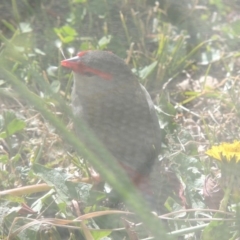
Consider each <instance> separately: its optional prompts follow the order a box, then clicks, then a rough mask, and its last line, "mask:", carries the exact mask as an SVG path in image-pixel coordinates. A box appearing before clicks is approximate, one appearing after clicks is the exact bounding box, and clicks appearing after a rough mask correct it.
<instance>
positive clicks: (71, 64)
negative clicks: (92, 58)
mask: <svg viewBox="0 0 240 240" xmlns="http://www.w3.org/2000/svg"><path fill="white" fill-rule="evenodd" d="M79 59H80V57H78V56H76V57H73V58H69V59H65V60H63V61H61V66H63V67H66V68H70V69H72V70H73V71H74V72H78V69H79Z"/></svg>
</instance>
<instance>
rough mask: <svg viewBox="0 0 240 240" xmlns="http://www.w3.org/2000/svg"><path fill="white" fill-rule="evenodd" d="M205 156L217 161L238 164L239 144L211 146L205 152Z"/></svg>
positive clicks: (239, 157)
mask: <svg viewBox="0 0 240 240" xmlns="http://www.w3.org/2000/svg"><path fill="white" fill-rule="evenodd" d="M206 154H207V155H208V156H210V157H213V158H215V159H217V160H220V161H223V160H226V161H228V162H233V161H234V162H240V142H239V141H234V142H233V143H222V144H220V145H219V146H213V147H212V148H210V149H208V150H207V151H206Z"/></svg>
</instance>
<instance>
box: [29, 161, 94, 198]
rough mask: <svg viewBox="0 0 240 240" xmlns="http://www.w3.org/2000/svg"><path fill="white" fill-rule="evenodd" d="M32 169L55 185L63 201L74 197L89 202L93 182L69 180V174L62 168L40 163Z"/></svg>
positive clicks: (51, 184) (47, 181)
mask: <svg viewBox="0 0 240 240" xmlns="http://www.w3.org/2000/svg"><path fill="white" fill-rule="evenodd" d="M32 169H33V171H34V172H35V173H36V174H37V175H38V176H39V177H41V179H43V180H44V181H45V182H46V183H47V184H48V185H50V186H54V187H55V189H56V192H57V194H58V195H59V197H60V198H61V199H62V201H63V202H68V201H69V200H71V199H73V198H74V199H80V200H81V201H82V202H84V203H87V200H88V197H89V192H90V189H91V187H92V185H91V184H87V183H73V182H70V181H67V179H68V178H69V175H68V174H67V173H66V172H64V170H61V169H51V168H47V167H45V166H42V165H40V164H34V165H33V167H32Z"/></svg>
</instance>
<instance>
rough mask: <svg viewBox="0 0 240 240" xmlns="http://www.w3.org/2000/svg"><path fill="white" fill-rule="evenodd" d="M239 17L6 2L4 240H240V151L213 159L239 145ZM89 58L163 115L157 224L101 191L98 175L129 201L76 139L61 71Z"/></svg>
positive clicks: (185, 7)
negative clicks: (101, 55) (112, 67)
mask: <svg viewBox="0 0 240 240" xmlns="http://www.w3.org/2000/svg"><path fill="white" fill-rule="evenodd" d="M239 13H240V2H239V1H238V0H229V1H226V0H178V1H175V0H159V1H152V0H135V1H133V0H124V1H117V0H50V1H49V0H48V1H47V0H31V1H30V0H12V1H9V0H2V1H1V2H0V20H1V21H0V39H1V42H0V44H1V45H0V56H1V57H0V106H1V108H0V239H94V240H95V239H105V240H107V239H114V240H115V239H117V240H118V239H130V240H137V239H145V240H146V239H153V236H155V239H160V238H161V237H163V236H164V239H172V238H173V239H203V240H205V239H206V240H211V239H223V240H225V239H239V238H240V232H239V231H240V226H239V201H240V192H239V187H240V184H239V182H240V181H239V177H238V175H239V170H240V169H239V163H238V161H239V159H238V158H237V156H238V154H239V151H240V148H239V147H238V145H236V146H237V147H235V148H234V149H233V150H232V149H231V150H229V149H227V150H226V151H233V152H234V154H233V155H232V156H233V157H232V158H231V159H230V160H229V159H224V158H220V161H219V160H214V159H212V158H210V157H209V156H207V154H206V153H205V152H206V150H208V149H209V148H210V147H211V146H213V145H218V144H221V143H222V142H229V143H231V142H233V141H234V140H239V132H240V131H239V114H240V113H239V109H240V107H239V104H240V102H239V65H240V60H239V59H240V58H239V55H240V53H239V41H240V39H239V36H240V14H239ZM87 49H101V50H109V51H112V52H114V53H115V54H117V55H118V56H120V57H122V58H123V59H125V61H126V63H127V64H128V65H129V67H130V68H131V69H132V71H133V72H134V73H135V74H136V75H137V76H139V81H140V82H141V83H142V84H143V85H145V86H146V88H147V89H148V91H149V93H150V94H151V97H152V99H153V100H154V102H155V104H156V109H157V112H158V115H159V122H160V125H161V128H162V130H163V136H164V138H165V140H164V142H163V144H162V145H163V150H162V155H161V157H160V159H159V162H158V163H156V166H155V168H154V171H153V173H152V176H151V177H152V182H153V184H155V185H154V187H155V190H156V192H157V196H156V197H157V198H158V201H159V218H161V219H163V220H161V221H160V220H158V221H157V223H156V222H154V220H153V219H155V218H156V217H153V215H150V214H147V213H146V211H144V206H143V205H142V204H141V201H140V200H139V201H140V203H139V206H138V202H139V201H138V199H137V197H136V196H134V194H132V198H131V199H132V201H131V202H130V209H131V207H132V209H134V212H137V215H136V216H132V215H129V214H126V211H127V209H128V208H126V206H124V205H122V204H121V203H118V202H116V201H115V200H114V197H112V196H111V195H110V194H108V193H106V192H105V191H103V189H92V182H91V174H93V172H91V173H90V171H89V169H90V166H91V165H93V166H94V167H95V168H96V170H97V171H99V172H100V173H101V174H102V175H104V178H105V179H107V180H108V182H109V183H110V184H111V185H112V186H116V189H117V190H118V192H121V191H123V195H124V191H127V190H126V188H125V190H121V187H124V185H123V183H124V176H122V175H121V174H119V175H118V174H117V173H116V170H117V169H114V166H112V164H111V163H110V164H108V159H106V161H105V162H103V166H108V167H102V168H101V167H99V166H98V165H99V164H98V159H94V158H91V157H90V158H89V159H88V157H87V156H88V152H87V151H85V150H84V149H83V148H82V146H81V144H80V143H78V141H76V139H75V138H74V136H73V135H71V134H70V133H69V131H68V130H71V129H72V126H71V125H72V124H71V122H72V119H71V112H69V109H68V107H67V105H66V103H68V102H69V95H70V91H71V83H72V75H71V73H69V71H67V70H64V69H62V68H61V67H59V65H60V64H59V63H60V61H61V60H62V59H64V58H65V57H66V58H68V57H71V56H73V55H75V54H76V53H77V52H78V51H82V50H87ZM62 52H63V53H64V55H63V53H62ZM234 146H235V145H234ZM220 155H221V154H220ZM222 155H223V154H222ZM86 159H87V160H89V162H87V161H86ZM104 164H105V165H104ZM112 171H113V172H114V171H115V172H114V173H115V174H117V175H116V176H117V177H116V178H115V179H112V178H111V172H112ZM51 186H54V188H53V187H51ZM102 187H103V186H102ZM108 188H109V187H107V186H105V190H106V189H108ZM129 188H130V189H131V186H130V187H129ZM135 205H136V206H135ZM114 209H117V210H114ZM135 210H136V211H135ZM76 219H77V221H76ZM141 221H143V222H144V224H142V223H141ZM155 223H156V225H155ZM162 226H164V230H163V229H162ZM166 234H167V235H166Z"/></svg>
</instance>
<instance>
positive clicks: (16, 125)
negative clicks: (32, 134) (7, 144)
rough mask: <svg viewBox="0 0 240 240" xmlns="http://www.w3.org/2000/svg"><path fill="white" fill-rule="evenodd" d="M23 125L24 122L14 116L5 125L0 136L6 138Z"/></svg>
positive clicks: (19, 129)
mask: <svg viewBox="0 0 240 240" xmlns="http://www.w3.org/2000/svg"><path fill="white" fill-rule="evenodd" d="M25 127H26V123H25V122H24V121H22V120H19V119H17V118H16V119H14V120H12V121H11V122H10V123H9V124H8V125H7V128H6V130H5V131H4V132H2V133H1V134H0V138H6V137H8V136H11V135H13V134H15V133H17V132H19V131H21V130H23V129H24V128H25Z"/></svg>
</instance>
